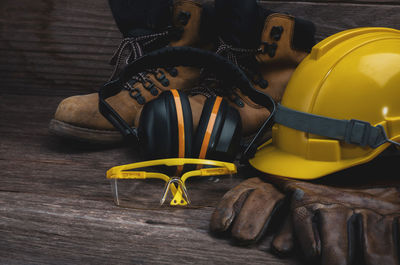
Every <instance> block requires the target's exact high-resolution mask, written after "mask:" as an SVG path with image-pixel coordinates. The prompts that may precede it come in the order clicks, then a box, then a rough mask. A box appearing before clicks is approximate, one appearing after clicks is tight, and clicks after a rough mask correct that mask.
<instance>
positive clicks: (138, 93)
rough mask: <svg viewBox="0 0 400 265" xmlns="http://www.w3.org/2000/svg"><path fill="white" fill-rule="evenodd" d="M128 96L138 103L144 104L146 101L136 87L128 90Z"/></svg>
mask: <svg viewBox="0 0 400 265" xmlns="http://www.w3.org/2000/svg"><path fill="white" fill-rule="evenodd" d="M134 92H136V94H135V95H134V94H133V93H134ZM129 96H131V98H133V99H135V100H136V101H137V102H138V103H139V104H140V105H144V104H145V103H146V99H145V98H144V97H143V96H142V94H141V93H140V90H139V89H138V88H136V87H135V88H133V89H130V90H129Z"/></svg>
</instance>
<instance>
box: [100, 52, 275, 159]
mask: <svg viewBox="0 0 400 265" xmlns="http://www.w3.org/2000/svg"><path fill="white" fill-rule="evenodd" d="M175 66H191V67H198V68H206V69H207V70H209V71H212V72H214V73H215V75H216V77H217V78H218V79H221V80H224V82H225V84H226V85H227V87H230V88H232V89H233V87H237V88H239V89H240V90H241V91H242V93H243V94H245V95H247V96H248V97H249V98H250V99H251V100H252V101H253V102H255V103H257V104H259V105H261V106H263V107H265V108H267V109H268V110H269V111H270V113H271V115H270V116H269V117H268V119H267V121H266V122H265V123H264V124H263V125H262V126H261V128H260V130H259V131H258V132H257V134H256V136H255V137H254V138H253V140H252V141H251V144H250V145H249V146H248V147H247V149H246V150H245V152H244V154H243V156H242V160H247V159H248V158H249V157H251V156H252V155H253V154H254V152H255V150H256V145H257V143H258V140H259V138H260V137H261V136H262V135H263V134H264V133H265V131H266V130H267V129H268V128H270V127H271V117H272V116H273V114H274V113H275V108H276V106H275V102H274V101H273V99H272V98H271V97H270V96H269V95H267V94H265V93H263V92H261V91H258V90H256V89H255V88H254V87H253V85H252V84H251V82H250V81H249V79H248V78H247V76H246V75H245V73H244V72H243V71H242V70H241V69H240V68H239V67H238V66H236V65H234V64H232V63H231V62H230V61H229V60H227V59H226V58H224V57H222V56H219V55H217V54H215V53H212V52H209V51H204V50H200V49H195V48H191V47H166V48H162V49H159V50H156V51H153V52H150V53H148V54H146V55H144V56H142V57H140V58H138V59H137V60H135V61H133V62H132V63H130V64H129V65H127V66H126V67H125V69H124V70H123V71H122V72H121V74H120V75H119V77H118V78H117V79H115V80H112V81H110V82H108V83H106V84H105V85H104V86H103V87H102V88H101V89H100V91H99V110H100V113H101V114H102V115H103V116H104V117H105V118H106V119H107V120H108V121H109V122H110V123H111V124H113V125H114V126H115V127H116V128H117V129H118V130H119V131H121V133H122V135H123V136H128V137H129V136H130V137H132V136H133V137H135V138H136V139H137V140H138V134H137V129H136V128H132V127H130V126H129V124H128V123H127V122H126V121H124V120H123V119H122V118H121V116H120V115H119V114H118V113H117V112H116V111H115V110H114V109H113V108H112V107H111V106H110V105H109V104H108V103H107V102H106V101H105V100H106V99H107V98H109V97H112V96H114V95H116V94H117V93H119V92H120V91H121V90H122V89H123V85H124V84H125V83H126V82H127V81H129V80H130V79H131V78H132V76H134V75H136V74H138V73H140V72H143V71H145V70H147V69H154V68H160V67H161V68H168V67H175Z"/></svg>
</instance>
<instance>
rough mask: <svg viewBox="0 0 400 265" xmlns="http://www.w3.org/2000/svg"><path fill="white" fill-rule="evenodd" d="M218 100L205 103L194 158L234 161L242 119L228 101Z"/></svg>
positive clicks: (214, 98) (196, 136) (208, 100)
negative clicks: (214, 115)
mask: <svg viewBox="0 0 400 265" xmlns="http://www.w3.org/2000/svg"><path fill="white" fill-rule="evenodd" d="M218 98H219V97H212V98H208V99H207V100H206V102H205V103H204V107H203V111H202V113H201V116H200V121H199V125H198V128H197V131H196V135H195V139H194V142H193V143H194V144H193V151H194V153H193V156H194V157H199V158H208V159H216V160H222V161H232V160H233V159H234V158H235V155H236V153H237V151H238V149H239V145H240V137H241V127H242V126H241V119H240V116H239V113H238V111H237V110H236V109H234V108H232V107H231V106H229V104H228V102H227V101H226V100H224V99H221V98H219V99H218ZM218 101H219V102H218ZM216 110H217V112H216V117H215V119H214V121H212V120H211V117H212V113H213V112H214V113H215V111H216ZM227 119H228V120H227ZM210 121H211V123H210ZM212 122H213V126H212V128H211V129H212V131H211V135H210V137H209V139H207V137H206V134H207V129H210V125H211V124H212ZM207 141H208V143H207ZM205 145H206V146H205ZM204 147H206V152H205V155H204V150H203V152H202V149H203V148H204Z"/></svg>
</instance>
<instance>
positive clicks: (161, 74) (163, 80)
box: [155, 70, 169, 87]
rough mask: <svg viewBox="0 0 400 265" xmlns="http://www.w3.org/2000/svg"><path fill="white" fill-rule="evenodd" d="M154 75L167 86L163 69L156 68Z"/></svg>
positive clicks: (167, 81) (167, 82)
mask: <svg viewBox="0 0 400 265" xmlns="http://www.w3.org/2000/svg"><path fill="white" fill-rule="evenodd" d="M159 74H160V75H159ZM155 77H156V79H157V80H158V81H159V82H160V83H161V84H162V85H163V86H165V87H167V86H169V80H168V79H167V78H166V77H165V74H164V72H163V71H161V70H158V71H157V73H156V74H155Z"/></svg>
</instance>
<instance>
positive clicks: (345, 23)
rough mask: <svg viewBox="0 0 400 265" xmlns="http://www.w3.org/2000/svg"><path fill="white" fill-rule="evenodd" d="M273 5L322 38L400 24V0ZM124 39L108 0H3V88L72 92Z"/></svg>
mask: <svg viewBox="0 0 400 265" xmlns="http://www.w3.org/2000/svg"><path fill="white" fill-rule="evenodd" d="M263 5H264V6H266V7H267V8H270V9H273V10H276V11H279V12H288V13H290V14H293V15H296V16H299V17H303V18H306V19H310V20H312V21H314V22H315V24H316V26H317V31H318V33H317V35H318V39H322V38H324V37H326V36H328V35H330V34H333V33H336V32H339V31H341V30H344V29H349V28H354V27H361V26H386V27H394V28H398V29H400V1H399V0H391V1H390V0H387V1H386V0H379V1H363V0H356V1H349V0H347V1H342V0H330V1H326V0H319V1H264V2H263ZM119 41H120V34H119V33H118V30H117V29H116V26H115V23H114V21H113V19H112V15H111V13H110V10H109V8H108V5H107V1H106V0H101V1H99V0H88V1H67V0H58V1H52V0H46V1H45V0H37V1H28V0H19V1H13V0H2V1H1V3H0V54H1V56H0V80H1V83H0V88H1V91H2V92H7V93H13V94H36V95H72V94H78V93H87V92H90V91H93V90H95V89H97V88H98V87H99V86H100V85H101V84H102V83H103V82H104V81H106V80H107V78H108V76H109V74H110V72H111V69H112V68H111V66H109V65H108V60H109V59H110V56H111V55H112V53H113V51H114V49H115V48H116V47H117V45H118V43H119Z"/></svg>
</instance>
